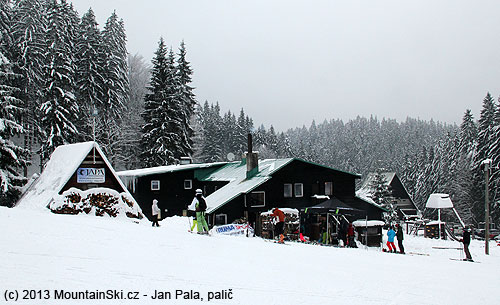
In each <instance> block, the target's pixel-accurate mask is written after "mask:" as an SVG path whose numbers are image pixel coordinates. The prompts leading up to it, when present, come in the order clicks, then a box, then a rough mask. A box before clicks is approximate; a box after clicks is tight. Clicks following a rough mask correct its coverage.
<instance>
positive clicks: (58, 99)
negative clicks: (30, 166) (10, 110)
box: [40, 1, 79, 160]
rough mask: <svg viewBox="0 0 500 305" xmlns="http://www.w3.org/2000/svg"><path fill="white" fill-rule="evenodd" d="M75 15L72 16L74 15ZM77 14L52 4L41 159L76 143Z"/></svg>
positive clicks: (45, 70)
mask: <svg viewBox="0 0 500 305" xmlns="http://www.w3.org/2000/svg"><path fill="white" fill-rule="evenodd" d="M72 12H73V13H72ZM73 14H74V11H73V10H72V8H71V7H70V6H69V5H68V4H67V3H66V2H65V1H62V2H61V4H59V3H58V2H57V1H51V2H50V3H49V5H48V17H47V18H48V25H47V31H46V35H45V40H46V53H45V55H44V57H45V58H46V62H45V65H44V71H43V72H44V73H43V78H44V81H45V83H44V88H43V92H42V94H43V96H42V104H41V106H40V110H41V125H42V129H43V132H44V137H43V141H42V146H41V149H40V150H41V157H42V160H46V159H47V158H48V157H49V156H50V154H51V153H52V151H53V150H54V149H55V148H56V147H57V146H59V145H63V144H67V143H72V142H74V141H76V140H77V135H78V129H77V128H76V126H75V124H76V122H77V119H78V113H79V107H78V104H77V102H76V98H75V84H74V71H75V66H74V57H73V54H74V49H75V48H74V40H73V39H74V32H73V31H74V30H75V28H74V25H73V22H74V15H73Z"/></svg>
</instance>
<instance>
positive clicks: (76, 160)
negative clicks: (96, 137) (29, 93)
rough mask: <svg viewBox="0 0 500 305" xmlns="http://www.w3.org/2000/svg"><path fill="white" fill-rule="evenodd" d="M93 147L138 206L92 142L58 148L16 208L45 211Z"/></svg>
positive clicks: (97, 145)
mask: <svg viewBox="0 0 500 305" xmlns="http://www.w3.org/2000/svg"><path fill="white" fill-rule="evenodd" d="M93 147H95V148H96V150H97V151H98V152H99V154H100V155H101V157H102V159H103V160H104V162H105V163H106V165H107V167H108V168H109V170H110V171H111V174H112V175H114V176H115V177H116V180H117V181H118V183H119V184H120V186H121V187H122V189H123V190H125V193H126V194H127V195H128V197H129V198H130V200H133V202H134V205H136V204H137V202H136V201H135V200H134V199H133V197H132V196H131V195H130V193H129V192H128V190H127V188H126V187H125V185H123V183H122V181H121V180H120V178H119V177H118V176H117V175H116V172H115V171H114V169H113V167H112V166H111V164H110V163H109V161H108V159H107V158H106V156H105V155H104V153H103V152H102V150H101V148H100V147H99V144H97V143H96V142H92V141H90V142H83V143H75V144H68V145H61V146H58V147H57V148H56V149H55V150H54V152H53V153H52V155H51V156H50V160H49V161H48V162H47V164H46V165H45V168H44V169H43V171H42V173H41V174H40V177H38V179H37V180H36V181H35V182H33V184H32V185H31V186H30V187H29V188H28V190H26V193H24V195H23V196H22V197H21V199H19V201H18V202H17V204H16V206H20V207H32V208H37V209H45V208H46V207H47V205H48V204H49V203H50V202H51V201H52V200H53V198H54V196H56V195H58V193H59V192H60V191H61V189H62V188H63V187H64V186H65V185H66V183H67V182H68V180H69V179H70V178H71V176H72V175H73V174H74V173H75V171H76V170H77V169H78V167H79V166H80V165H81V164H82V162H83V160H85V157H87V155H88V154H89V153H90V151H91V150H92V148H93Z"/></svg>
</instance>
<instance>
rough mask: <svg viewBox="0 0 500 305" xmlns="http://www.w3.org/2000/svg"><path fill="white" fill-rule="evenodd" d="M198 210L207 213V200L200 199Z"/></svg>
mask: <svg viewBox="0 0 500 305" xmlns="http://www.w3.org/2000/svg"><path fill="white" fill-rule="evenodd" d="M198 209H199V210H200V211H201V212H205V211H206V210H207V202H206V201H205V198H203V197H201V196H200V198H198Z"/></svg>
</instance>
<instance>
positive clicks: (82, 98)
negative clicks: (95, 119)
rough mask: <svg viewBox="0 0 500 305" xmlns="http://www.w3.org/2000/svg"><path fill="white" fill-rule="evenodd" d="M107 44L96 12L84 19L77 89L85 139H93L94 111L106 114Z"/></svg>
mask: <svg viewBox="0 0 500 305" xmlns="http://www.w3.org/2000/svg"><path fill="white" fill-rule="evenodd" d="M104 55H105V53H104V52H103V41H102V36H101V32H100V31H99V28H98V24H97V21H96V19H95V15H94V12H93V11H92V9H89V10H88V11H87V13H85V14H84V15H83V16H82V19H81V22H80V27H79V35H78V39H77V45H76V56H75V58H76V77H75V79H76V87H77V99H78V103H79V105H80V107H81V117H80V124H79V126H81V127H80V129H81V130H80V132H81V133H82V134H83V136H84V140H90V139H92V117H91V115H92V112H93V110H94V108H95V109H98V110H100V111H106V105H105V103H104V89H105V70H104V68H105V66H106V58H105V57H104Z"/></svg>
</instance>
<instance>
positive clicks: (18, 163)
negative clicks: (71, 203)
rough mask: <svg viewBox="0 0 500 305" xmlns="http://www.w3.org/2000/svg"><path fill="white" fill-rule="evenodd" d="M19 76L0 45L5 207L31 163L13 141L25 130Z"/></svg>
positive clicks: (0, 162) (0, 175)
mask: <svg viewBox="0 0 500 305" xmlns="http://www.w3.org/2000/svg"><path fill="white" fill-rule="evenodd" d="M0 7H1V6H0ZM1 14H3V12H2V13H1ZM1 45H3V43H2V37H0V46H1ZM17 77H19V75H17V74H15V73H14V72H13V71H12V64H11V63H10V61H9V59H8V58H7V57H6V56H5V55H4V54H3V51H2V48H1V47H0V205H3V206H13V205H14V203H15V200H16V199H17V197H18V196H19V194H20V188H21V187H22V185H23V184H24V183H26V179H25V178H24V177H23V175H22V174H21V172H22V169H23V168H24V167H25V166H27V165H28V160H27V157H28V154H27V151H26V150H25V149H23V148H21V147H19V146H17V145H16V144H15V143H13V142H12V140H11V138H12V137H13V136H14V135H17V134H19V133H21V132H22V131H23V129H22V126H21V124H20V123H19V122H20V118H21V113H22V111H23V109H22V108H21V105H22V101H21V100H20V99H18V98H17V97H16V94H19V93H20V90H19V88H16V87H15V86H14V85H13V84H15V82H14V81H15V79H16V78H17Z"/></svg>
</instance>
